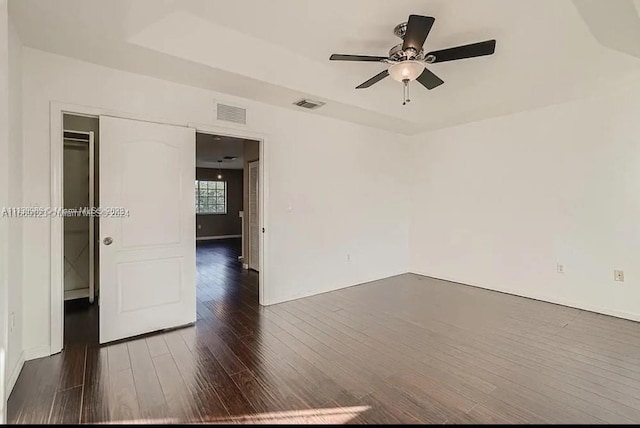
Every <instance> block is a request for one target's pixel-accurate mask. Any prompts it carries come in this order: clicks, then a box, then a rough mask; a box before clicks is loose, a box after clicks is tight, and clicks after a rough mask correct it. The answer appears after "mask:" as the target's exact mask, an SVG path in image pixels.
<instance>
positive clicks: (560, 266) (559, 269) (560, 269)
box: [556, 263, 564, 273]
mask: <svg viewBox="0 0 640 428" xmlns="http://www.w3.org/2000/svg"><path fill="white" fill-rule="evenodd" d="M556 269H557V270H558V273H564V265H562V264H560V263H558V264H557V265H556Z"/></svg>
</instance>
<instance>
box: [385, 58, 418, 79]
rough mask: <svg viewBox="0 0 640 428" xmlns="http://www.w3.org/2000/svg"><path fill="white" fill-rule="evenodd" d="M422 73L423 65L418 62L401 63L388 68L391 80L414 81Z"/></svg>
mask: <svg viewBox="0 0 640 428" xmlns="http://www.w3.org/2000/svg"><path fill="white" fill-rule="evenodd" d="M423 71H424V64H423V63H421V62H420V61H402V62H399V63H397V64H393V65H392V66H391V67H389V76H391V78H392V79H393V80H397V81H398V82H402V81H403V80H409V81H413V80H416V79H417V78H418V77H420V75H421V74H422V72H423Z"/></svg>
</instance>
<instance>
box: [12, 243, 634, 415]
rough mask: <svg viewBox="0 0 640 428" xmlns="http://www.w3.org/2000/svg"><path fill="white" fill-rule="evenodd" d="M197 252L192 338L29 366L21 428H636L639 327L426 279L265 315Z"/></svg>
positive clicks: (229, 258) (207, 254)
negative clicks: (315, 427)
mask: <svg viewBox="0 0 640 428" xmlns="http://www.w3.org/2000/svg"><path fill="white" fill-rule="evenodd" d="M239 246H240V243H239V242H238V241H237V240H228V241H212V242H208V243H199V244H198V248H197V255H198V257H197V264H198V301H197V306H198V321H197V323H196V324H195V326H193V327H187V328H184V329H180V330H174V331H169V332H162V333H159V334H155V335H150V336H146V337H140V338H135V339H133V340H131V341H127V342H120V343H116V344H112V345H108V346H103V347H100V346H98V344H97V330H96V324H95V321H96V320H97V318H96V317H97V311H96V310H95V308H91V310H88V311H87V310H77V308H76V310H75V311H74V310H73V309H74V308H69V310H68V311H67V315H66V326H67V327H70V326H75V327H76V328H67V329H66V338H65V340H66V342H65V343H66V348H65V350H64V351H63V352H62V353H61V354H58V355H54V356H52V357H48V358H42V359H39V360H34V361H29V362H27V363H26V364H25V366H24V369H23V371H22V373H21V375H20V377H19V379H18V382H17V384H16V387H15V389H14V391H13V393H12V394H11V397H10V399H9V406H8V410H9V422H12V423H47V422H49V423H79V422H82V423H95V422H158V423H162V422H166V423H176V422H274V423H294V422H300V423H304V422H310V423H346V422H348V423H398V422H404V423H430V424H443V423H449V424H457V423H640V324H638V323H634V322H631V321H625V320H620V319H616V318H612V317H607V316H603V315H598V314H594V313H590V312H585V311H580V310H576V309H571V308H567V307H563V306H558V305H552V304H548V303H543V302H538V301H534V300H529V299H524V298H519V297H515V296H510V295H506V294H500V293H495V292H491V291H486V290H481V289H478V288H473V287H468V286H463V285H459V284H453V283H448V282H445V281H439V280H435V279H430V278H425V277H421V276H417V275H409V274H408V275H401V276H397V277H394V278H389V279H385V280H381V281H376V282H372V283H368V284H364V285H360V286H356V287H351V288H347V289H343V290H339V291H335V292H331V293H326V294H322V295H318V296H314V297H309V298H305V299H301V300H296V301H293V302H287V303H283V304H279V305H275V306H271V307H268V308H263V307H260V306H259V305H258V284H257V281H258V275H257V274H256V273H255V272H247V271H244V270H242V269H241V266H240V264H239V263H238V262H237V256H238V252H239Z"/></svg>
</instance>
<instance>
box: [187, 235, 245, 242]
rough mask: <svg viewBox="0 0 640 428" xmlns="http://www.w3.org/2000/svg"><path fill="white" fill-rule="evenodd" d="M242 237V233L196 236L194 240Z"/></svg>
mask: <svg viewBox="0 0 640 428" xmlns="http://www.w3.org/2000/svg"><path fill="white" fill-rule="evenodd" d="M231 238H242V235H220V236H197V237H196V241H210V240H212V239H231Z"/></svg>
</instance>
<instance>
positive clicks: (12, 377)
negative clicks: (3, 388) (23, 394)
mask: <svg viewBox="0 0 640 428" xmlns="http://www.w3.org/2000/svg"><path fill="white" fill-rule="evenodd" d="M22 366H24V351H23V352H20V356H18V362H17V363H16V365H15V367H14V368H13V370H11V374H9V378H8V379H7V397H8V396H9V395H11V391H13V387H14V386H16V382H17V381H18V376H20V372H21V371H22Z"/></svg>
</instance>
